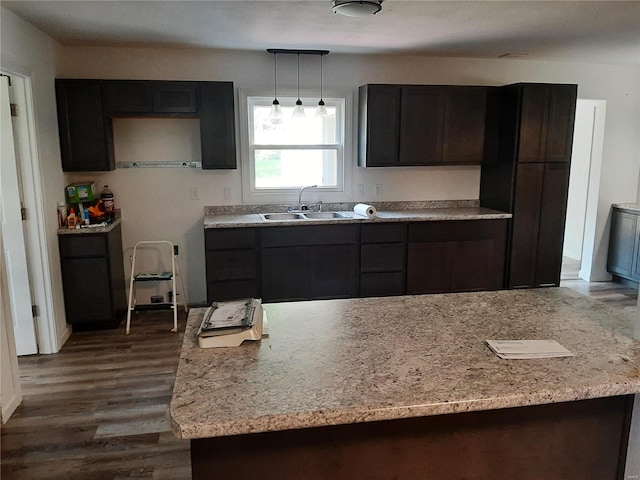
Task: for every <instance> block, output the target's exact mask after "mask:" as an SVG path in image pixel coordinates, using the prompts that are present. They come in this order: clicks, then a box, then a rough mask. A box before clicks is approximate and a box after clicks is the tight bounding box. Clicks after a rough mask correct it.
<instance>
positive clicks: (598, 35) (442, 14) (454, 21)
mask: <svg viewBox="0 0 640 480" xmlns="http://www.w3.org/2000/svg"><path fill="white" fill-rule="evenodd" d="M0 4H1V5H2V6H4V7H6V8H8V9H9V10H11V11H13V12H14V13H16V14H17V15H19V16H20V17H22V18H24V19H25V20H27V21H28V22H30V23H32V24H33V25H35V26H36V27H38V28H39V29H40V30H42V31H44V32H45V33H47V34H49V35H50V36H52V37H53V38H55V39H56V40H58V41H59V42H60V43H62V44H63V45H91V46H141V47H153V46H159V47H179V48H194V47H195V48H214V49H233V50H265V49H266V48H296V49H303V48H304V49H307V48H311V49H327V50H330V51H331V52H333V53H357V54H367V53H389V54H418V55H431V56H447V57H471V58H496V57H499V56H501V55H504V54H508V53H526V54H527V56H526V58H529V59H545V60H557V61H573V62H595V63H610V64H630V65H640V1H622V2H617V1H572V2H564V1H503V2H489V1H468V2H458V1H425V0H409V1H403V0H386V1H384V3H383V10H382V12H380V13H379V14H377V15H375V16H367V17H363V18H349V17H343V16H340V15H336V14H334V13H332V11H331V5H332V2H331V1H330V0H303V1H271V0H258V1H240V0H227V1H59V0H48V1H29V0H19V1H14V0H11V1H9V0H7V1H5V0H2V1H0Z"/></svg>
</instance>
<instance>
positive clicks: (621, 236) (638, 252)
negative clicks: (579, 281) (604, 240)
mask: <svg viewBox="0 0 640 480" xmlns="http://www.w3.org/2000/svg"><path fill="white" fill-rule="evenodd" d="M607 270H608V271H609V272H611V273H612V274H614V275H615V276H617V277H620V278H622V279H625V280H630V281H632V282H640V212H634V211H629V210H623V209H619V208H614V209H613V213H612V215H611V235H610V237H609V255H608V257H607Z"/></svg>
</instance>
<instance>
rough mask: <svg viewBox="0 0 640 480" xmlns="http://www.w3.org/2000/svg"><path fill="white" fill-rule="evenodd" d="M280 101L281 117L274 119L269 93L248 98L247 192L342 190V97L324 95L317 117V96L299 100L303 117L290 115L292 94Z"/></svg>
mask: <svg viewBox="0 0 640 480" xmlns="http://www.w3.org/2000/svg"><path fill="white" fill-rule="evenodd" d="M278 100H279V101H280V105H281V107H282V112H283V116H282V118H279V119H273V118H271V117H270V112H271V104H272V102H273V98H272V97H247V116H248V122H247V123H248V132H247V133H248V152H247V156H248V165H246V166H247V167H248V171H249V175H250V178H249V190H250V193H251V194H254V195H255V194H260V193H267V194H268V193H272V194H285V193H291V192H292V191H297V190H298V189H299V188H300V187H302V186H306V185H317V186H318V190H320V191H322V192H342V191H343V185H344V123H345V113H344V112H345V100H344V99H335V98H333V99H325V100H324V101H325V104H326V107H327V111H328V113H329V115H328V116H327V117H316V116H315V112H316V104H317V99H316V100H315V101H314V100H312V99H308V100H305V99H303V104H304V105H305V114H306V116H305V117H293V115H292V114H293V107H294V106H295V101H296V98H289V97H283V98H278Z"/></svg>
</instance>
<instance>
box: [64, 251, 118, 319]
mask: <svg viewBox="0 0 640 480" xmlns="http://www.w3.org/2000/svg"><path fill="white" fill-rule="evenodd" d="M62 281H63V283H64V305H65V313H66V316H67V322H68V323H71V324H75V323H90V322H107V321H112V320H113V319H112V311H111V285H110V283H109V266H108V259H107V257H97V258H67V259H63V262H62Z"/></svg>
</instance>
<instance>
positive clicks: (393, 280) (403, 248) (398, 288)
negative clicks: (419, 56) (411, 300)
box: [360, 223, 407, 297]
mask: <svg viewBox="0 0 640 480" xmlns="http://www.w3.org/2000/svg"><path fill="white" fill-rule="evenodd" d="M406 264H407V224H406V223H388V224H381V225H362V232H361V245H360V295H361V296H363V297H379V296H385V295H403V294H404V292H405V285H406V282H405V277H406Z"/></svg>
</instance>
